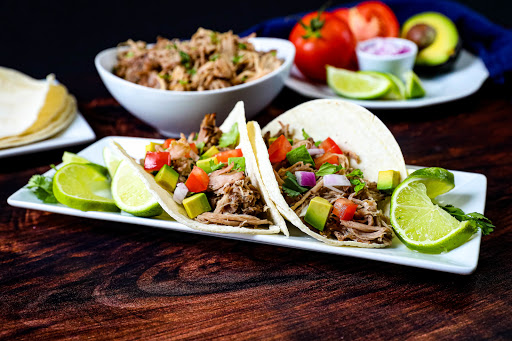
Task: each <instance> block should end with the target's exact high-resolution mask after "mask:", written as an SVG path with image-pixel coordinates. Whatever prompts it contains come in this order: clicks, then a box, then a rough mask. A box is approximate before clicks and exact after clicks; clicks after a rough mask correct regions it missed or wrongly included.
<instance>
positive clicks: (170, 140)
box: [162, 139, 176, 149]
mask: <svg viewBox="0 0 512 341" xmlns="http://www.w3.org/2000/svg"><path fill="white" fill-rule="evenodd" d="M172 141H176V140H175V139H167V140H165V142H164V144H162V148H163V149H167V148H169V146H170V145H171V142H172Z"/></svg>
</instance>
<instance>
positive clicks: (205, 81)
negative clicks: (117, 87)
mask: <svg viewBox="0 0 512 341" xmlns="http://www.w3.org/2000/svg"><path fill="white" fill-rule="evenodd" d="M251 37H253V35H250V36H247V37H244V38H240V37H239V36H237V35H235V34H233V32H231V31H229V32H225V33H220V32H215V31H211V30H207V29H204V28H199V29H198V30H197V32H196V33H195V34H194V35H193V36H192V38H191V39H190V40H187V41H180V40H178V39H172V40H170V39H166V38H162V37H158V38H157V42H156V44H154V46H152V47H148V45H147V44H146V42H143V41H133V40H131V39H130V40H128V41H126V42H124V43H121V44H119V46H120V47H123V48H122V49H119V50H118V53H117V65H116V66H115V68H114V73H115V74H116V75H117V76H119V77H122V78H124V79H126V80H128V81H130V82H133V83H137V84H140V85H143V86H147V87H152V88H156V89H167V90H176V91H203V90H215V89H222V88H226V87H230V86H233V85H238V84H242V83H247V82H250V81H253V80H255V79H258V78H260V77H263V76H264V75H266V74H268V73H270V72H272V71H274V70H275V69H277V68H278V67H279V66H280V65H281V64H282V63H283V61H282V60H280V59H279V58H277V57H276V53H275V52H276V51H265V52H260V51H256V49H255V48H254V45H253V44H251V43H250V42H249V39H250V38H251Z"/></svg>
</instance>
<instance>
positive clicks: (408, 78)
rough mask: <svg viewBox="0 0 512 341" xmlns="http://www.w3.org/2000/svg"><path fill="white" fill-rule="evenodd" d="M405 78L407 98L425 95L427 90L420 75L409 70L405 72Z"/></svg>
mask: <svg viewBox="0 0 512 341" xmlns="http://www.w3.org/2000/svg"><path fill="white" fill-rule="evenodd" d="M404 79H405V97H406V98H419V97H423V96H425V94H426V92H425V89H424V88H423V84H421V80H420V78H419V77H418V75H416V74H415V73H414V72H413V71H407V72H406V73H405V74H404Z"/></svg>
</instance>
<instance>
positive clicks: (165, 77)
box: [158, 73, 171, 81]
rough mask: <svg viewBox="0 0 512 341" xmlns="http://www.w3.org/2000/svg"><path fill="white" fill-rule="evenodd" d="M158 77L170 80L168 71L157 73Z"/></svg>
mask: <svg viewBox="0 0 512 341" xmlns="http://www.w3.org/2000/svg"><path fill="white" fill-rule="evenodd" d="M158 77H160V78H162V79H165V80H166V81H168V80H171V75H169V74H168V73H164V74H161V73H159V74H158Z"/></svg>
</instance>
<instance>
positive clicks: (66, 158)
mask: <svg viewBox="0 0 512 341" xmlns="http://www.w3.org/2000/svg"><path fill="white" fill-rule="evenodd" d="M62 162H63V163H64V164H65V165H67V164H68V163H90V162H91V161H89V160H87V159H86V158H83V157H81V156H78V155H76V154H75V153H71V152H64V154H62Z"/></svg>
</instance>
